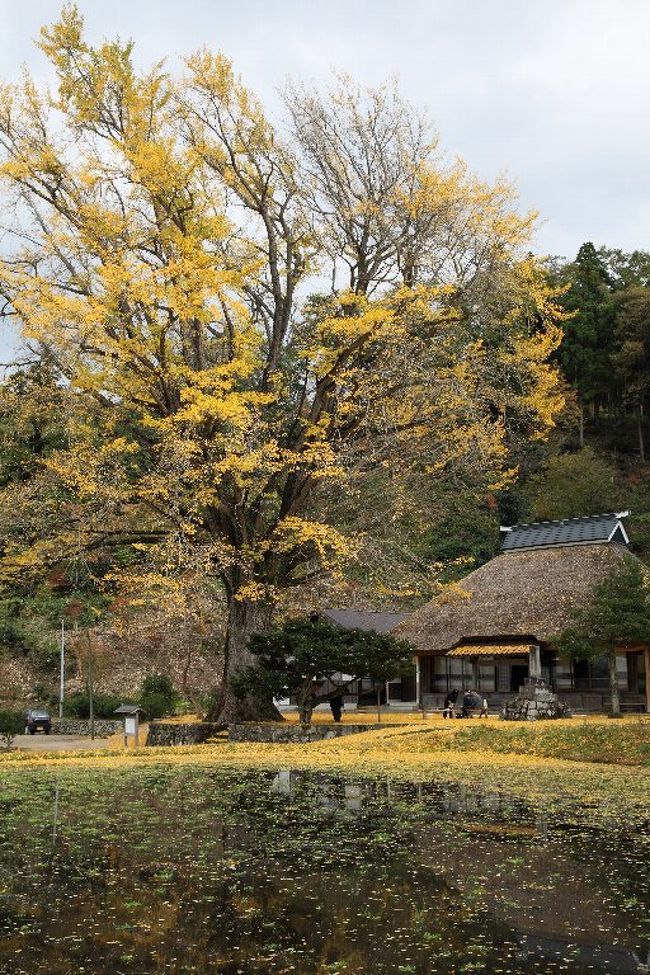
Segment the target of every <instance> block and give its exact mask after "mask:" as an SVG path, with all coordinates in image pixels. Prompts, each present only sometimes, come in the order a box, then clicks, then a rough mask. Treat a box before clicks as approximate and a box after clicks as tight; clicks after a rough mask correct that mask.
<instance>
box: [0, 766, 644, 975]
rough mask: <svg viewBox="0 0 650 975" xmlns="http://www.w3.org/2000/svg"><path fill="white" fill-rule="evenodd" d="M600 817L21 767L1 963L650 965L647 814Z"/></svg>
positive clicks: (381, 792) (371, 970)
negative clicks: (637, 817)
mask: <svg viewBox="0 0 650 975" xmlns="http://www.w3.org/2000/svg"><path fill="white" fill-rule="evenodd" d="M592 813H593V810H590V809H586V808H583V807H580V806H579V805H577V804H576V803H572V802H569V801H566V802H564V803H562V802H559V803H555V808H554V809H553V811H552V812H549V811H548V809H543V808H541V807H539V806H538V807H535V806H533V805H530V804H527V803H525V802H523V801H520V800H516V799H513V798H512V797H510V796H508V795H507V794H505V793H504V794H499V793H494V792H491V793H490V792H485V791H482V790H480V789H478V788H477V789H470V788H468V787H466V786H459V785H454V784H449V785H444V784H443V785H441V784H439V783H436V784H428V785H415V784H409V783H404V782H400V783H397V782H391V781H388V780H385V779H377V780H373V781H364V780H355V779H353V778H343V777H335V776H331V775H316V774H313V773H310V774H306V773H293V772H289V771H285V772H280V773H264V772H255V773H241V772H224V771H218V770H214V769H213V768H196V767H185V768H183V767H180V768H179V767H173V768H170V767H165V766H158V767H148V768H147V769H146V770H143V769H127V770H97V769H95V770H90V769H85V770H83V771H78V770H77V771H74V770H71V769H70V770H60V771H58V772H56V771H50V770H44V771H35V770H20V771H13V772H11V773H9V774H5V775H4V777H3V778H2V779H0V815H1V817H2V818H1V824H2V825H1V830H0V972H2V973H3V975H5V973H7V975H9V973H11V975H40V973H46V972H47V973H48V975H72V973H74V975H77V973H92V975H109V973H110V975H150V973H152V975H153V973H174V975H190V973H200V975H204V973H220V975H262V973H270V975H285V973H286V975H289V973H291V975H336V973H338V975H407V973H412V975H425V973H426V975H428V973H431V972H434V973H441V975H457V973H467V975H470V973H477V972H478V973H480V972H485V973H489V975H493V973H494V975H508V973H513V975H524V973H526V975H546V973H548V975H555V973H558V975H559V973H569V975H586V973H594V972H596V973H599V972H603V973H604V972H612V973H617V975H618V973H621V975H624V973H628V972H629V973H642V972H646V973H647V972H648V971H650V969H649V968H648V967H647V965H648V962H650V957H649V950H650V938H649V934H650V931H649V928H648V918H649V917H650V866H649V862H650V855H649V854H650V849H649V841H648V830H647V824H644V823H641V822H638V821H617V820H603V819H602V818H601V819H598V820H594V816H593V814H592Z"/></svg>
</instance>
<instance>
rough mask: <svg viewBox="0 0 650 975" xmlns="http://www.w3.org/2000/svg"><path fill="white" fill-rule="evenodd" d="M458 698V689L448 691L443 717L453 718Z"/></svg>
mask: <svg viewBox="0 0 650 975" xmlns="http://www.w3.org/2000/svg"><path fill="white" fill-rule="evenodd" d="M457 700H458V691H448V692H447V697H446V698H445V706H444V708H443V709H442V716H443V718H453V716H454V708H455V707H456V701H457Z"/></svg>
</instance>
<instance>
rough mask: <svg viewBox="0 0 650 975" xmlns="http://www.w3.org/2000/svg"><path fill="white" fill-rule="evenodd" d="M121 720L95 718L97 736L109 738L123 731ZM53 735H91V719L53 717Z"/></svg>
mask: <svg viewBox="0 0 650 975" xmlns="http://www.w3.org/2000/svg"><path fill="white" fill-rule="evenodd" d="M122 727H123V724H122V722H121V721H117V720H116V721H111V720H110V719H109V718H95V737H96V738H108V736H109V735H114V734H116V732H118V731H121V730H122ZM52 734H53V735H79V736H80V737H90V721H84V720H82V719H80V718H52Z"/></svg>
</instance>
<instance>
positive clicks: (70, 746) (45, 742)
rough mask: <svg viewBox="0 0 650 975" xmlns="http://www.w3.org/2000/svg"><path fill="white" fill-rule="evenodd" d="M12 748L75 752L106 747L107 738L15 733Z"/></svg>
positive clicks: (31, 750)
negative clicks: (92, 738)
mask: <svg viewBox="0 0 650 975" xmlns="http://www.w3.org/2000/svg"><path fill="white" fill-rule="evenodd" d="M13 745H14V748H22V749H23V750H24V751H27V752H76V751H90V750H93V749H96V748H107V747H108V739H107V738H95V740H94V741H92V740H91V739H90V738H79V737H77V735H43V734H40V733H37V734H35V735H16V737H15V738H14V741H13Z"/></svg>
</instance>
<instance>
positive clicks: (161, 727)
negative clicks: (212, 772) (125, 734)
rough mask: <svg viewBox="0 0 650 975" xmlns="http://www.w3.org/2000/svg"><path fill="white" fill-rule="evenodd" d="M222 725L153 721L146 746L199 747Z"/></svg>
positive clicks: (201, 722)
mask: <svg viewBox="0 0 650 975" xmlns="http://www.w3.org/2000/svg"><path fill="white" fill-rule="evenodd" d="M224 727H225V726H224V725H222V724H213V723H212V722H210V721H192V722H188V723H186V724H177V723H174V722H171V721H169V722H165V721H155V722H152V723H151V724H150V725H149V732H148V734H147V741H146V744H147V745H152V746H153V745H155V746H159V745H199V744H201V742H204V741H207V739H208V738H212V737H213V736H214V735H216V733H217V732H218V731H223V729H224Z"/></svg>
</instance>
